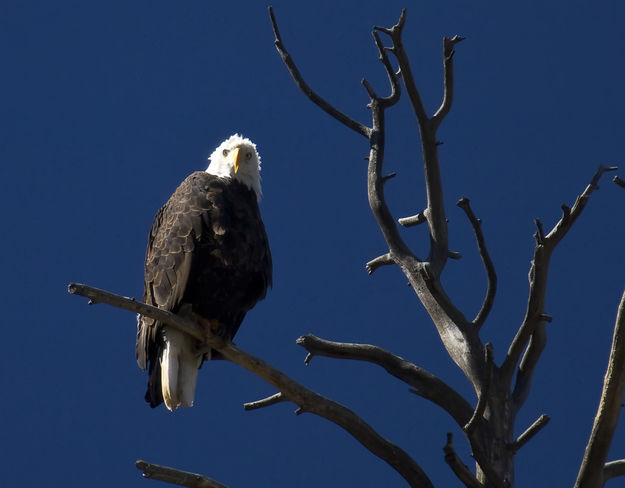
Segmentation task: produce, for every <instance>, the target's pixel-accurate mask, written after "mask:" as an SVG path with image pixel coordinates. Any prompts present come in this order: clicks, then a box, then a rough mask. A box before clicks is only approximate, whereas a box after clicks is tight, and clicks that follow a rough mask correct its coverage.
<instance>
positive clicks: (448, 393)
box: [296, 334, 473, 427]
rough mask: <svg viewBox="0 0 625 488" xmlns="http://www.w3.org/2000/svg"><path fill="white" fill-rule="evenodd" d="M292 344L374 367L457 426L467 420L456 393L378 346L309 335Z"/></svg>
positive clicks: (466, 404) (467, 410)
mask: <svg viewBox="0 0 625 488" xmlns="http://www.w3.org/2000/svg"><path fill="white" fill-rule="evenodd" d="M296 342H297V344H299V345H300V346H302V347H303V348H305V349H306V350H307V351H308V352H309V355H310V356H325V357H330V358H340V359H352V360H356V361H367V362H369V363H373V364H377V365H378V366H380V367H382V368H384V369H385V370H386V371H387V372H388V373H389V374H391V375H392V376H394V377H395V378H398V379H400V380H401V381H403V382H405V383H406V384H408V385H410V386H412V387H413V388H414V391H413V393H415V394H417V395H419V396H421V397H423V398H425V399H427V400H429V401H431V402H433V403H435V404H437V405H438V406H440V407H441V408H443V410H445V411H446V412H447V413H449V415H451V416H452V417H453V418H454V420H455V421H456V422H457V423H458V425H459V426H461V427H462V426H464V425H465V424H466V423H467V421H468V420H469V419H470V418H471V414H472V412H473V408H472V407H471V405H470V404H469V402H467V401H466V400H465V399H464V398H463V397H462V395H460V394H459V393H458V392H456V390H454V389H453V388H451V387H450V386H449V385H447V384H446V383H445V382H444V381H442V380H441V379H440V378H438V377H437V376H435V375H433V374H432V373H430V372H429V371H426V370H424V369H422V368H420V367H418V366H416V365H415V364H413V363H411V362H409V361H406V360H405V359H403V358H401V357H399V356H396V355H394V354H392V353H390V352H388V351H386V350H384V349H382V348H381V347H378V346H372V345H369V344H351V343H346V342H333V341H328V340H325V339H320V338H319V337H315V336H314V335H312V334H308V335H305V336H302V337H300V338H299V339H297V341H296ZM411 391H412V390H411Z"/></svg>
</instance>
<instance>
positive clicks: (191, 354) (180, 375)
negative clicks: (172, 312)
mask: <svg viewBox="0 0 625 488" xmlns="http://www.w3.org/2000/svg"><path fill="white" fill-rule="evenodd" d="M164 333H165V350H164V351H163V356H162V358H161V386H162V392H163V400H164V402H165V406H166V407H167V408H168V409H169V410H175V409H176V408H178V407H179V406H180V405H182V406H184V407H191V406H192V405H193V399H194V397H195V385H196V383H197V374H198V368H199V367H200V364H201V360H202V357H201V356H200V355H198V354H197V353H196V352H195V351H194V349H195V347H194V343H193V339H192V338H191V337H189V336H188V335H186V334H184V333H183V332H179V331H177V330H175V329H171V328H164Z"/></svg>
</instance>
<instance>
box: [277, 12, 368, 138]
mask: <svg viewBox="0 0 625 488" xmlns="http://www.w3.org/2000/svg"><path fill="white" fill-rule="evenodd" d="M269 17H270V19H271V26H272V27H273V33H274V35H275V41H274V43H275V46H276V49H277V50H278V53H279V54H280V57H281V58H282V61H283V62H284V64H285V65H286V67H287V69H288V70H289V73H290V74H291V78H293V80H294V81H295V83H296V84H297V86H298V87H299V89H300V90H302V91H303V92H304V94H305V95H306V96H307V97H308V98H309V99H310V100H311V101H312V102H313V103H314V104H315V105H317V106H318V107H319V108H321V109H322V110H324V111H325V112H326V113H328V114H329V115H331V116H332V117H334V118H335V119H336V120H338V121H339V122H341V123H342V124H344V125H345V126H347V127H349V128H350V129H352V130H353V131H355V132H358V133H359V134H361V135H363V136H364V137H366V138H369V136H370V133H371V129H369V128H368V127H366V126H365V125H363V124H361V123H360V122H358V121H356V120H354V119H352V118H351V117H350V116H348V115H346V114H344V113H343V112H341V111H340V110H338V109H337V108H335V107H334V106H332V105H331V104H330V103H328V102H327V101H325V100H324V99H323V98H322V97H320V96H319V95H318V94H317V93H316V92H315V91H313V90H312V88H310V86H308V84H307V83H306V82H305V81H304V78H303V77H302V75H301V73H300V72H299V69H297V66H295V62H294V61H293V58H292V57H291V55H290V54H289V53H288V51H287V50H286V48H285V47H284V43H283V42H282V37H281V36H280V31H279V30H278V24H277V22H276V18H275V16H274V14H273V8H271V7H269Z"/></svg>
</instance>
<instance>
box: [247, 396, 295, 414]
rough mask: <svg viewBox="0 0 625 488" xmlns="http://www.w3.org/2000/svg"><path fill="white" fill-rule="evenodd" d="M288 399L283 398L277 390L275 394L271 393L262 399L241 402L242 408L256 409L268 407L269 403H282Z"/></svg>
mask: <svg viewBox="0 0 625 488" xmlns="http://www.w3.org/2000/svg"><path fill="white" fill-rule="evenodd" d="M286 401H288V400H287V399H286V398H284V395H283V394H282V392H278V393H276V394H275V395H271V396H270V397H267V398H263V399H262V400H256V401H255V402H248V403H244V404H243V408H244V409H245V410H257V409H259V408H264V407H269V406H271V405H275V404H277V403H282V402H286Z"/></svg>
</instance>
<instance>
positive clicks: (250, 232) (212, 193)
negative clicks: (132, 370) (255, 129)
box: [137, 171, 271, 407]
mask: <svg viewBox="0 0 625 488" xmlns="http://www.w3.org/2000/svg"><path fill="white" fill-rule="evenodd" d="M270 285H271V254H270V251H269V244H268V241H267V235H266V233H265V227H264V224H263V221H262V219H261V216H260V211H259V208H258V202H257V196H256V193H255V192H254V191H253V190H251V189H250V188H248V187H247V186H246V185H245V184H243V183H241V182H239V181H238V180H236V179H231V178H220V177H218V176H215V175H212V174H209V173H206V172H200V171H198V172H195V173H193V174H191V175H190V176H189V177H187V178H186V179H185V180H184V181H183V182H182V183H181V185H180V186H179V187H178V189H177V190H176V191H175V192H174V194H173V195H172V196H171V198H170V199H169V201H168V202H167V203H166V204H165V205H164V206H163V207H162V208H161V209H160V210H159V212H158V213H157V215H156V218H155V219H154V224H153V225H152V229H151V231H150V236H149V241H148V248H147V252H146V259H145V290H144V294H143V301H144V302H145V303H148V304H150V305H154V306H158V307H159V308H162V309H165V310H169V311H172V312H174V313H176V312H178V311H179V310H180V309H181V308H183V307H184V308H185V309H187V308H188V307H186V305H190V306H191V307H192V310H193V311H194V312H195V313H196V314H198V315H200V316H201V317H203V318H205V319H208V320H217V321H218V322H219V328H220V330H222V331H223V332H224V333H225V334H226V335H228V336H229V337H230V338H232V337H234V335H235V334H236V332H237V330H238V329H239V326H240V325H241V321H242V320H243V317H244V316H245V314H246V313H247V312H248V311H249V310H250V309H251V308H252V307H253V306H254V304H255V303H256V302H257V301H258V300H261V299H262V298H264V297H265V295H266V293H267V288H268V287H269V286H270ZM153 322H154V321H153V320H152V319H150V318H147V317H140V320H139V327H138V332H137V362H138V363H139V366H140V367H141V368H142V369H146V367H147V368H149V380H148V391H147V393H146V401H148V402H149V403H150V405H151V406H153V407H155V406H157V405H159V404H160V403H162V401H163V394H162V392H161V371H160V368H161V365H160V358H161V355H162V353H163V347H164V334H163V326H162V325H161V324H160V323H158V322H157V323H155V324H154V323H153Z"/></svg>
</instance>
